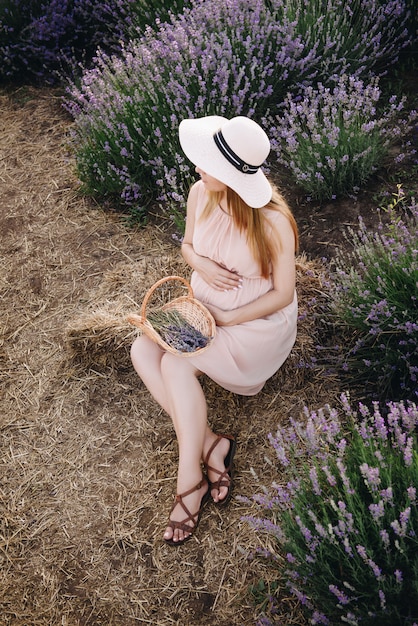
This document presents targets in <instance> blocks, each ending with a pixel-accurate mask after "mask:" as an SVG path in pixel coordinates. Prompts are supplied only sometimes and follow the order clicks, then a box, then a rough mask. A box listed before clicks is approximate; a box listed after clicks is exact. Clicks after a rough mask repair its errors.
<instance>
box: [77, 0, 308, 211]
mask: <svg viewBox="0 0 418 626" xmlns="http://www.w3.org/2000/svg"><path fill="white" fill-rule="evenodd" d="M293 35H294V28H293V27H292V25H291V24H288V23H281V22H278V21H277V20H276V19H275V18H274V15H273V14H272V13H271V11H269V10H267V9H266V7H265V5H264V2H263V1H262V0H231V1H230V2H220V1H219V0H207V1H205V2H198V3H196V4H195V5H194V6H193V8H191V9H186V10H185V11H184V14H183V15H182V16H180V17H178V18H177V19H174V18H173V19H172V22H171V23H169V24H162V25H159V26H158V28H157V31H156V32H155V33H154V32H153V31H151V30H150V31H148V32H147V33H146V35H145V36H144V37H142V38H141V39H140V40H139V41H138V42H137V43H135V44H133V45H132V46H130V47H128V48H127V49H126V50H125V51H124V54H123V57H122V58H121V59H119V58H116V57H113V58H111V59H109V58H107V57H105V56H103V55H101V56H100V57H99V59H98V62H97V66H96V68H95V69H93V70H91V71H88V72H86V73H85V74H84V76H83V80H82V84H81V86H80V87H79V88H78V87H76V86H73V87H72V89H71V92H70V97H69V100H68V102H67V107H68V109H69V110H70V112H71V113H72V114H73V116H74V118H75V121H76V136H75V146H76V153H77V154H76V158H77V166H78V172H79V176H80V179H81V180H82V182H83V183H84V188H85V190H86V191H87V192H88V193H94V194H99V195H102V196H108V195H111V196H112V195H113V196H114V197H115V198H117V197H118V200H119V201H120V202H121V203H122V204H124V205H125V206H128V207H132V210H133V211H135V210H138V209H139V210H140V211H141V209H142V212H144V209H143V207H144V204H145V202H146V199H147V197H148V195H150V194H152V193H153V192H154V190H155V187H157V188H159V190H160V195H159V199H160V200H161V201H164V202H168V203H169V204H171V203H173V202H174V204H175V203H178V202H179V201H180V202H183V201H184V193H185V191H186V190H187V189H188V187H189V184H190V182H191V180H192V176H193V174H192V169H191V165H190V164H189V163H186V162H185V160H184V158H183V156H182V154H181V151H180V148H179V146H178V141H177V133H178V125H179V123H180V121H181V120H182V119H183V118H186V117H198V116H203V115H209V114H214V113H216V114H220V115H225V116H227V117H228V116H233V115H239V114H245V115H249V116H250V117H251V116H256V115H258V116H260V115H261V114H262V113H263V112H265V110H266V107H268V106H269V105H271V104H273V103H274V102H275V100H276V99H277V98H279V92H282V93H283V94H284V93H285V92H286V90H287V89H288V88H289V87H290V85H291V84H293V82H294V81H295V80H302V79H303V78H305V79H310V78H312V76H313V72H314V70H313V69H312V68H313V66H314V65H315V63H316V61H317V57H316V54H315V51H311V50H307V49H306V48H305V47H304V46H303V45H298V46H295V40H294V37H293ZM278 72H279V73H278Z"/></svg>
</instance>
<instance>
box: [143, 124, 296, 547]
mask: <svg viewBox="0 0 418 626" xmlns="http://www.w3.org/2000/svg"><path fill="white" fill-rule="evenodd" d="M179 137H180V143H181V146H182V148H183V150H184V153H185V154H186V156H187V157H188V158H189V159H190V160H191V161H192V163H193V164H194V165H195V167H196V172H197V174H198V175H199V176H200V180H199V181H198V182H196V183H195V184H194V185H193V186H192V187H191V189H190V192H189V196H188V201H187V220H186V231H185V235H184V240H183V244H182V254H183V257H184V259H185V260H186V262H187V263H188V264H189V265H190V267H191V268H192V270H193V272H192V277H191V285H192V288H193V292H194V297H195V298H196V299H198V300H200V301H201V302H202V303H204V304H205V305H206V307H207V308H208V309H209V310H210V312H211V313H212V315H213V317H214V318H215V321H216V324H217V332H216V336H215V338H214V340H213V342H212V343H211V345H210V346H209V348H207V350H205V351H203V352H202V353H201V354H197V355H195V356H191V357H187V358H183V357H181V356H176V355H175V354H172V353H169V352H165V351H164V350H163V349H161V348H160V347H159V346H158V345H157V344H156V343H154V342H153V341H152V340H151V339H149V338H148V337H147V336H145V335H142V336H141V337H139V338H138V339H136V340H135V342H134V343H133V345H132V350H131V357H132V362H133V365H134V367H135V370H136V371H137V373H138V375H139V376H140V378H141V379H142V381H143V382H144V383H145V385H146V386H147V388H148V389H149V391H150V392H151V394H152V395H153V397H154V398H155V399H156V401H157V402H158V403H159V404H160V405H161V407H162V408H163V409H164V410H165V411H166V412H167V413H168V415H169V416H170V418H171V419H172V421H173V425H174V429H175V433H176V437H177V441H178V447H179V465H178V473H177V495H176V497H175V500H174V504H173V506H172V509H171V513H170V515H169V520H168V523H167V528H166V531H165V533H164V540H165V541H166V542H167V543H168V544H169V545H180V544H182V543H184V542H185V541H186V540H188V539H190V538H191V537H192V535H193V533H194V532H195V531H196V528H197V525H198V522H199V519H200V513H201V510H202V508H203V505H204V504H205V502H206V501H207V500H208V499H209V498H210V497H211V498H212V500H213V502H214V503H215V504H217V505H225V504H226V503H227V502H228V500H229V498H230V496H231V489H232V462H233V458H234V455H235V449H236V442H235V440H234V438H233V437H232V436H231V435H226V434H215V433H214V432H213V431H212V430H211V429H210V427H209V425H208V422H207V405H206V399H205V396H204V394H203V390H202V387H201V385H200V382H199V376H200V375H201V374H202V373H203V374H206V375H207V376H209V377H210V378H211V379H212V380H214V381H215V382H216V383H217V384H218V385H220V386H221V387H223V388H225V389H227V390H229V391H231V392H233V393H237V394H241V395H247V396H251V395H255V394H257V393H258V392H259V391H260V390H261V389H262V387H263V385H264V383H265V382H266V380H267V379H268V378H270V377H271V376H272V375H273V374H274V373H275V372H276V371H277V370H278V369H279V368H280V367H281V365H282V364H283V362H284V361H285V360H286V358H287V357H288V355H289V353H290V351H291V349H292V346H293V344H294V342H295V338H296V321H297V297H296V292H295V253H296V250H297V245H298V233H297V227H296V223H295V220H294V217H293V215H292V213H291V211H290V209H289V207H288V206H287V204H286V202H285V200H284V199H283V197H282V196H281V195H280V194H279V192H278V191H277V189H275V187H274V186H273V185H272V184H271V183H270V182H269V180H268V179H267V178H266V176H265V175H264V173H263V171H262V169H261V166H262V164H263V162H264V161H265V159H266V158H267V156H268V154H269V151H270V143H269V139H268V137H267V135H266V133H265V132H264V130H263V129H262V128H261V127H260V126H259V125H258V124H257V123H256V122H254V121H253V120H251V119H249V118H246V117H241V116H240V117H234V118H232V119H230V120H228V119H226V118H224V117H220V116H216V115H214V116H209V117H203V118H197V119H187V120H183V121H182V122H181V124H180V127H179ZM202 463H203V467H204V470H205V473H204V474H202Z"/></svg>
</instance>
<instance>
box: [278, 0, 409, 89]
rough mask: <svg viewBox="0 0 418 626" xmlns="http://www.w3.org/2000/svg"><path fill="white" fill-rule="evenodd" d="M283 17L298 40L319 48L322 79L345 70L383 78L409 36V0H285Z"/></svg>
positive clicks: (349, 72)
mask: <svg viewBox="0 0 418 626" xmlns="http://www.w3.org/2000/svg"><path fill="white" fill-rule="evenodd" d="M271 5H274V6H276V5H277V3H276V2H271ZM411 6H412V5H411ZM284 15H285V16H286V18H287V19H288V20H289V21H290V22H294V23H295V24H296V32H297V34H298V35H300V37H301V39H302V41H303V42H304V43H305V44H307V45H308V46H309V47H310V48H312V49H313V48H317V50H318V52H319V57H320V63H319V65H318V80H320V81H322V82H324V81H326V82H328V80H329V78H330V77H333V76H334V77H338V76H340V75H341V74H344V73H347V74H351V75H353V76H356V77H361V76H371V74H372V73H373V75H375V76H381V75H383V74H385V73H386V72H387V70H388V67H389V66H390V65H393V64H394V63H396V62H397V61H398V58H399V54H400V53H401V51H402V49H403V48H405V47H407V46H408V45H410V42H411V39H412V33H409V32H408V24H409V21H408V20H409V18H410V15H411V9H409V7H408V0H391V1H389V2H380V1H379V0H354V1H353V0H326V1H325V2H324V1H323V0H309V2H302V1H301V0H287V1H286V8H285V11H284Z"/></svg>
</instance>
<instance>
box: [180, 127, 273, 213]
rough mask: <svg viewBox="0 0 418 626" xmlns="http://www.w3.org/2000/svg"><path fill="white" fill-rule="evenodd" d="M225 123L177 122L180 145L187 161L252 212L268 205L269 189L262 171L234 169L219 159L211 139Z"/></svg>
mask: <svg viewBox="0 0 418 626" xmlns="http://www.w3.org/2000/svg"><path fill="white" fill-rule="evenodd" d="M227 121H228V119H227V118H225V117H222V116H220V115H210V116H208V117H201V118H196V119H187V120H183V121H182V122H180V126H179V139H180V145H181V147H182V149H183V151H184V154H185V155H186V156H187V158H188V159H190V161H191V162H192V163H193V164H194V165H196V166H197V167H198V168H199V169H201V170H203V171H204V172H206V174H209V176H212V177H213V178H216V179H217V180H219V181H221V182H222V183H224V184H225V185H227V186H228V187H230V188H231V189H233V190H234V191H235V192H236V193H237V194H238V195H239V196H240V197H241V198H242V199H243V200H244V202H245V203H246V204H248V205H249V206H250V207H253V208H254V209H258V208H261V207H263V206H265V205H266V204H268V202H270V200H271V197H272V188H271V185H270V183H269V181H268V180H267V178H266V176H265V174H264V173H263V172H262V170H261V168H259V169H258V171H257V172H256V173H255V174H245V173H243V172H241V171H239V170H238V169H236V168H235V167H234V166H233V165H232V164H231V163H229V161H227V159H226V158H225V157H224V156H223V155H222V153H221V152H220V151H219V148H218V147H217V145H216V143H215V140H214V138H213V135H214V133H215V132H216V131H218V130H219V129H220V128H221V127H222V126H223V124H225V122H227Z"/></svg>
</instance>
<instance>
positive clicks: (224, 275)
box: [195, 256, 242, 291]
mask: <svg viewBox="0 0 418 626" xmlns="http://www.w3.org/2000/svg"><path fill="white" fill-rule="evenodd" d="M195 270H196V272H197V273H198V274H199V275H200V276H201V277H202V278H203V280H204V281H205V282H206V283H207V284H208V285H209V286H210V287H212V289H216V290H217V291H229V290H230V289H240V288H241V284H242V278H241V276H239V275H238V274H236V273H235V272H231V271H230V270H228V269H226V268H225V267H223V266H222V265H219V263H216V262H215V261H212V259H209V258H208V257H204V256H199V257H198V258H195Z"/></svg>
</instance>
